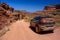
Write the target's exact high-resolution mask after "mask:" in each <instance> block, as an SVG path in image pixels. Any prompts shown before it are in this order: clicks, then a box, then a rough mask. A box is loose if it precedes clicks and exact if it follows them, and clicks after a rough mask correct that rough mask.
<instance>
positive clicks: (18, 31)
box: [0, 20, 60, 40]
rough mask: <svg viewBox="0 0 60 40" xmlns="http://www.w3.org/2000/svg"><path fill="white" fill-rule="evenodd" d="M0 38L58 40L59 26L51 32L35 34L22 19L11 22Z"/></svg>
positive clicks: (7, 39) (59, 36) (12, 39)
mask: <svg viewBox="0 0 60 40" xmlns="http://www.w3.org/2000/svg"><path fill="white" fill-rule="evenodd" d="M9 27H10V31H8V32H7V33H6V34H5V35H4V36H2V37H1V38H0V40H60V28H57V29H55V31H54V33H51V34H43V35H41V34H36V33H35V32H33V31H32V30H31V29H30V28H29V23H27V22H24V21H23V20H21V21H17V22H16V23H13V24H12V25H11V26H9Z"/></svg>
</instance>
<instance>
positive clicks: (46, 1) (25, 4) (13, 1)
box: [0, 0, 60, 12]
mask: <svg viewBox="0 0 60 40" xmlns="http://www.w3.org/2000/svg"><path fill="white" fill-rule="evenodd" d="M0 2H5V3H7V4H9V5H10V6H11V7H13V8H14V9H15V10H26V11H28V12H35V11H41V10H43V9H44V7H45V6H47V5H54V4H60V0H0Z"/></svg>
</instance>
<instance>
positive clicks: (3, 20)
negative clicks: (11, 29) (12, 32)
mask: <svg viewBox="0 0 60 40" xmlns="http://www.w3.org/2000/svg"><path fill="white" fill-rule="evenodd" d="M12 13H13V8H12V7H10V6H9V5H7V4H5V3H1V4H0V36H1V35H3V33H4V32H5V31H7V30H8V27H6V26H7V25H8V24H10V16H11V15H12Z"/></svg>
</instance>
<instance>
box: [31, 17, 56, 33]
mask: <svg viewBox="0 0 60 40" xmlns="http://www.w3.org/2000/svg"><path fill="white" fill-rule="evenodd" d="M54 25H55V21H54V19H53V17H50V16H35V17H34V18H33V19H31V21H30V28H34V29H35V32H37V33H39V32H42V31H51V32H54V28H55V26H54Z"/></svg>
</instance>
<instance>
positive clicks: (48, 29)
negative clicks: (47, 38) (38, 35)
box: [42, 27, 54, 31]
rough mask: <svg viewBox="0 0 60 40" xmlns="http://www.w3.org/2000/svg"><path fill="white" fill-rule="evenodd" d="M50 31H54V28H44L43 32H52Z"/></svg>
mask: <svg viewBox="0 0 60 40" xmlns="http://www.w3.org/2000/svg"><path fill="white" fill-rule="evenodd" d="M50 30H54V27H47V28H42V31H50Z"/></svg>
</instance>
